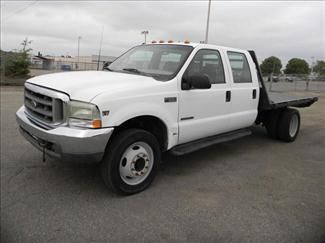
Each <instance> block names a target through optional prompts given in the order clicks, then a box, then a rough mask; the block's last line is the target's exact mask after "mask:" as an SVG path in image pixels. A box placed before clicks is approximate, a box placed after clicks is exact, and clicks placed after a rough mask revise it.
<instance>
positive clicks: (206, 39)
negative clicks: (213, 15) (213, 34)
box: [205, 0, 211, 44]
mask: <svg viewBox="0 0 325 243" xmlns="http://www.w3.org/2000/svg"><path fill="white" fill-rule="evenodd" d="M210 9H211V0H209V7H208V17H207V27H206V30H205V44H208V40H209V22H210Z"/></svg>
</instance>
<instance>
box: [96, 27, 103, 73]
mask: <svg viewBox="0 0 325 243" xmlns="http://www.w3.org/2000/svg"><path fill="white" fill-rule="evenodd" d="M103 34H104V26H103V28H102V35H101V37H100V44H99V51H98V59H97V71H98V70H99V62H100V54H101V51H102V43H103Z"/></svg>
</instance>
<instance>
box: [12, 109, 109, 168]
mask: <svg viewBox="0 0 325 243" xmlns="http://www.w3.org/2000/svg"><path fill="white" fill-rule="evenodd" d="M16 120H17V123H18V124H19V127H20V132H21V134H22V135H23V136H24V137H25V138H26V139H27V140H28V141H29V142H30V143H31V144H32V145H34V146H35V147H36V148H37V149H39V150H41V151H44V152H45V153H46V154H48V155H49V156H51V157H55V158H60V159H63V160H69V159H72V158H76V157H77V158H82V159H89V160H93V161H97V162H99V161H100V160H101V159H102V158H103V156H104V153H105V149H106V145H107V142H108V140H109V138H110V136H111V135H112V133H113V130H114V128H102V129H82V128H71V127H67V126H60V127H57V128H54V129H50V130H46V129H43V128H41V127H39V126H37V125H36V124H34V123H33V122H32V121H31V120H30V119H29V118H28V117H27V115H26V113H25V107H24V106H22V107H21V108H20V109H19V110H18V111H17V113H16Z"/></svg>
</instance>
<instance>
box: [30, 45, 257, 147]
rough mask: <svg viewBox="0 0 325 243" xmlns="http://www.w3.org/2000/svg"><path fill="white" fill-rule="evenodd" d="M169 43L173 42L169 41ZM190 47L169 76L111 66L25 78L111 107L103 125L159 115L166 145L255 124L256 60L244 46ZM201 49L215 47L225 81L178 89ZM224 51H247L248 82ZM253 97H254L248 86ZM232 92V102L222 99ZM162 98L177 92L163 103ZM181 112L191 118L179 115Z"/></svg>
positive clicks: (100, 106) (76, 97) (105, 109)
mask: <svg viewBox="0 0 325 243" xmlns="http://www.w3.org/2000/svg"><path fill="white" fill-rule="evenodd" d="M171 45H172V44H171ZM190 45H192V46H193V47H194V50H193V51H192V53H191V54H190V56H189V58H188V59H187V61H186V62H185V64H184V65H183V67H182V68H181V69H180V71H179V72H178V74H177V76H176V77H175V78H173V79H172V80H169V81H164V82H162V81H157V80H155V79H153V78H151V77H145V76H140V75H136V74H126V73H117V72H109V71H82V72H65V73H56V74H49V75H43V76H38V77H35V78H32V79H29V80H28V83H31V84H36V85H39V86H42V87H46V88H50V89H53V90H57V91H60V92H64V93H66V94H67V95H69V97H70V99H71V100H78V101H85V102H90V103H93V104H96V105H97V106H98V108H99V110H100V111H101V112H102V111H109V115H108V116H102V126H103V127H105V128H107V127H118V126H119V125H121V124H122V123H123V122H126V121H127V120H129V119H131V118H134V117H138V116H143V115H149V116H154V117H157V118H159V119H160V120H161V121H162V122H163V123H164V124H165V126H166V127H167V130H168V149H171V148H172V147H174V146H176V145H178V144H182V143H186V142H190V141H193V140H196V139H200V138H204V137H208V136H212V135H216V134H220V133H224V132H229V131H232V130H237V129H240V128H245V127H249V126H251V125H253V123H254V121H255V119H256V116H257V113H258V110H257V109H258V101H259V84H258V79H257V74H256V69H255V65H254V63H253V61H252V59H251V57H250V55H249V53H248V52H247V51H244V50H238V49H233V48H227V47H220V46H214V45H206V44H190ZM200 49H212V50H218V51H219V53H220V55H221V58H222V62H223V65H224V71H225V81H226V82H225V84H212V86H211V88H210V89H192V90H182V89H181V81H182V76H183V74H184V72H185V70H186V68H187V67H188V65H189V64H190V62H191V60H192V58H193V57H194V56H195V54H196V52H197V51H199V50H200ZM227 51H235V52H239V53H243V54H245V56H246V58H247V60H248V63H249V67H250V72H251V75H252V82H251V83H240V84H238V83H237V84H236V83H234V82H233V77H232V71H231V67H230V63H229V61H228V60H227V54H226V52H227ZM253 89H255V90H256V98H255V99H252V91H253ZM226 91H231V93H232V95H231V102H226V98H225V97H226ZM165 97H177V102H169V103H166V102H165V101H164V98H165ZM184 117H194V118H193V119H190V120H181V119H182V118H184Z"/></svg>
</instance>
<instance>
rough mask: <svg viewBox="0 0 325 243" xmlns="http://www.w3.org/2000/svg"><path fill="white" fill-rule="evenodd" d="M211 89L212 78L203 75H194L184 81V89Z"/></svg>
mask: <svg viewBox="0 0 325 243" xmlns="http://www.w3.org/2000/svg"><path fill="white" fill-rule="evenodd" d="M191 88H194V89H210V88H211V82H210V78H209V77H208V76H207V75H203V74H193V75H191V76H188V77H186V78H185V80H184V79H183V82H182V89H185V90H188V89H191Z"/></svg>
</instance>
